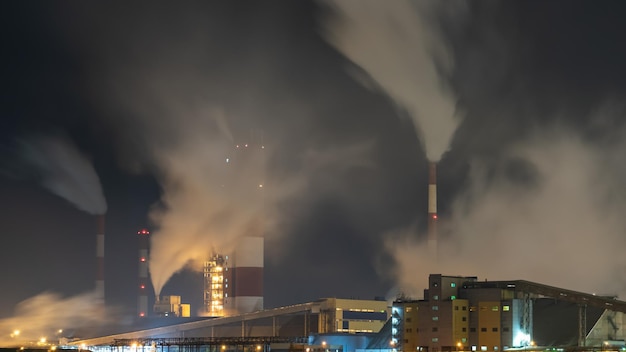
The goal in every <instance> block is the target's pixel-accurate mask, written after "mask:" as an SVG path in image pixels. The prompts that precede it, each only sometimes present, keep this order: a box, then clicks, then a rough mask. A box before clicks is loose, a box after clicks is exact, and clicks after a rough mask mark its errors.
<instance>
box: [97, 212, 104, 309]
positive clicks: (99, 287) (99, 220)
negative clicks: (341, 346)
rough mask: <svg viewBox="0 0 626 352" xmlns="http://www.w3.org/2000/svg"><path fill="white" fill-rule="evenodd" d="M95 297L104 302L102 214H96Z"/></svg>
mask: <svg viewBox="0 0 626 352" xmlns="http://www.w3.org/2000/svg"><path fill="white" fill-rule="evenodd" d="M95 292H96V298H97V299H98V300H101V301H102V304H104V214H100V215H97V216H96V288H95Z"/></svg>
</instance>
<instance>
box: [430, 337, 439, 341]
mask: <svg viewBox="0 0 626 352" xmlns="http://www.w3.org/2000/svg"><path fill="white" fill-rule="evenodd" d="M431 341H432V342H439V338H438V337H433V338H432V340H431Z"/></svg>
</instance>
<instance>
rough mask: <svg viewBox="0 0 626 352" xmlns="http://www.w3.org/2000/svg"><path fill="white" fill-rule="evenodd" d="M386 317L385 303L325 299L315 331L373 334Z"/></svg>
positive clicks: (378, 329)
mask: <svg viewBox="0 0 626 352" xmlns="http://www.w3.org/2000/svg"><path fill="white" fill-rule="evenodd" d="M388 317H389V314H388V307H387V302H386V301H376V300H355V299H339V298H326V299H324V300H323V301H322V303H321V304H320V312H319V322H318V329H317V331H318V332H319V333H323V334H325V333H334V332H347V333H372V332H374V333H375V332H378V331H380V329H381V328H382V327H383V325H385V322H386V321H387V319H388Z"/></svg>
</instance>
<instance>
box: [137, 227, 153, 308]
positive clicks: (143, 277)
mask: <svg viewBox="0 0 626 352" xmlns="http://www.w3.org/2000/svg"><path fill="white" fill-rule="evenodd" d="M137 235H139V258H138V260H139V283H138V285H139V295H138V298H137V316H138V317H139V318H143V317H147V316H148V244H149V242H150V231H148V230H146V229H141V230H139V231H137Z"/></svg>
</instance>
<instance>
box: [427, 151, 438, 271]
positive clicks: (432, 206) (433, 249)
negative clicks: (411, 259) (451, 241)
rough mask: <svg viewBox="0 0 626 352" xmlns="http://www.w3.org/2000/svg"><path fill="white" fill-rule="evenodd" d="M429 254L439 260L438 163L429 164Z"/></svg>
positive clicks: (431, 162)
mask: <svg viewBox="0 0 626 352" xmlns="http://www.w3.org/2000/svg"><path fill="white" fill-rule="evenodd" d="M428 252H429V253H430V254H431V256H432V257H433V258H435V259H437V163H435V162H433V161H430V162H428Z"/></svg>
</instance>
